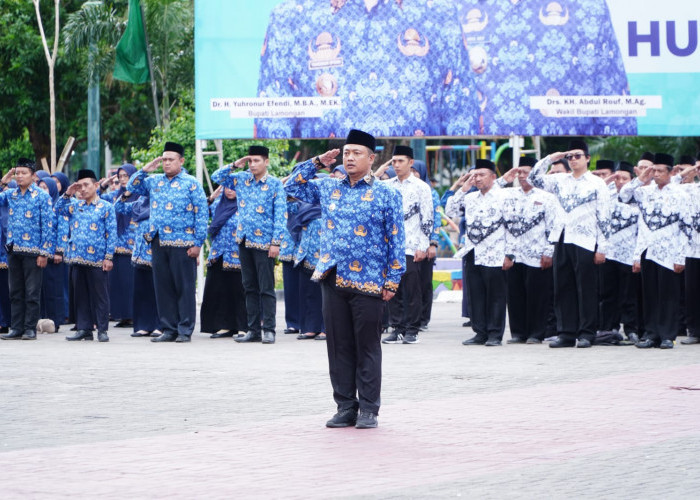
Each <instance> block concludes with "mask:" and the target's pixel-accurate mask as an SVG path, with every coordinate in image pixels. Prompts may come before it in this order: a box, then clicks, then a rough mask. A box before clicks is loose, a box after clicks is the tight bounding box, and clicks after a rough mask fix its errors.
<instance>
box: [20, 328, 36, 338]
mask: <svg viewBox="0 0 700 500" xmlns="http://www.w3.org/2000/svg"><path fill="white" fill-rule="evenodd" d="M22 340H36V330H25V331H24V335H22Z"/></svg>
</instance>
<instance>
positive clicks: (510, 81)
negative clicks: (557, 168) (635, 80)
mask: <svg viewBox="0 0 700 500" xmlns="http://www.w3.org/2000/svg"><path fill="white" fill-rule="evenodd" d="M455 3H456V4H459V5H460V6H461V8H460V19H461V22H462V30H463V32H464V44H465V46H466V47H467V49H468V50H469V66H470V68H471V74H472V75H473V77H474V80H475V81H476V86H477V90H478V93H479V100H480V107H481V130H480V133H483V134H488V135H509V134H510V133H515V134H520V135H636V134H637V123H636V120H635V119H634V118H624V117H611V118H607V117H606V118H586V117H584V118H576V117H565V118H562V117H556V116H546V115H545V114H543V113H542V112H540V111H539V110H537V109H530V97H531V96H579V95H582V96H594V95H601V96H617V95H629V93H630V89H629V85H628V82H627V74H626V72H625V67H624V65H623V62H622V57H621V55H620V48H619V47H618V44H617V38H616V37H615V32H614V30H613V26H612V23H611V21H610V13H609V12H608V7H607V5H606V3H605V0H576V1H572V0H568V1H564V0H560V1H558V2H552V1H550V0H527V1H525V0H519V1H515V2H514V1H512V0H461V1H460V2H455Z"/></svg>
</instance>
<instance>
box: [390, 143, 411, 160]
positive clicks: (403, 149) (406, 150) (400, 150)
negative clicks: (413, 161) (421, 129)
mask: <svg viewBox="0 0 700 500" xmlns="http://www.w3.org/2000/svg"><path fill="white" fill-rule="evenodd" d="M394 156H408V157H409V158H413V148H411V147H409V146H401V145H398V146H394Z"/></svg>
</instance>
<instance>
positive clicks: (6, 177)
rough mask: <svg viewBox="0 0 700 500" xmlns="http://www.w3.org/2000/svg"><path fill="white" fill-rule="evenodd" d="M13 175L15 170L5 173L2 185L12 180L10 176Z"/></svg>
mask: <svg viewBox="0 0 700 500" xmlns="http://www.w3.org/2000/svg"><path fill="white" fill-rule="evenodd" d="M13 175H15V169H14V168H11V169H10V170H8V171H7V173H6V174H5V175H3V176H2V183H3V184H7V183H8V182H10V181H11V180H12V176H13Z"/></svg>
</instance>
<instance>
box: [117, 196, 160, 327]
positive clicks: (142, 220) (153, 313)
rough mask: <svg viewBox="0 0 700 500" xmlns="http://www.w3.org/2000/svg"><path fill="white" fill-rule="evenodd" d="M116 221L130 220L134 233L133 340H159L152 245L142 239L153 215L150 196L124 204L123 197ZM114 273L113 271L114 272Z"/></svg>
mask: <svg viewBox="0 0 700 500" xmlns="http://www.w3.org/2000/svg"><path fill="white" fill-rule="evenodd" d="M114 211H115V212H116V214H117V218H119V217H120V216H128V217H129V225H130V227H131V229H132V232H133V234H134V248H133V251H132V253H131V274H132V282H133V295H132V300H133V302H132V313H133V314H132V319H133V325H134V331H133V333H132V334H131V336H132V337H149V336H151V337H158V336H159V335H160V334H161V330H160V320H159V319H158V318H159V316H158V305H157V304H156V291H155V287H154V285H153V271H152V269H151V244H150V243H149V242H148V241H147V240H146V238H144V237H143V235H144V234H146V233H148V232H149V223H148V219H149V217H150V215H151V202H150V198H149V197H148V196H147V195H144V196H140V197H139V198H138V199H136V201H128V202H125V201H124V200H123V199H122V198H121V197H119V198H117V200H116V201H115V203H114ZM112 272H114V271H112Z"/></svg>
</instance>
